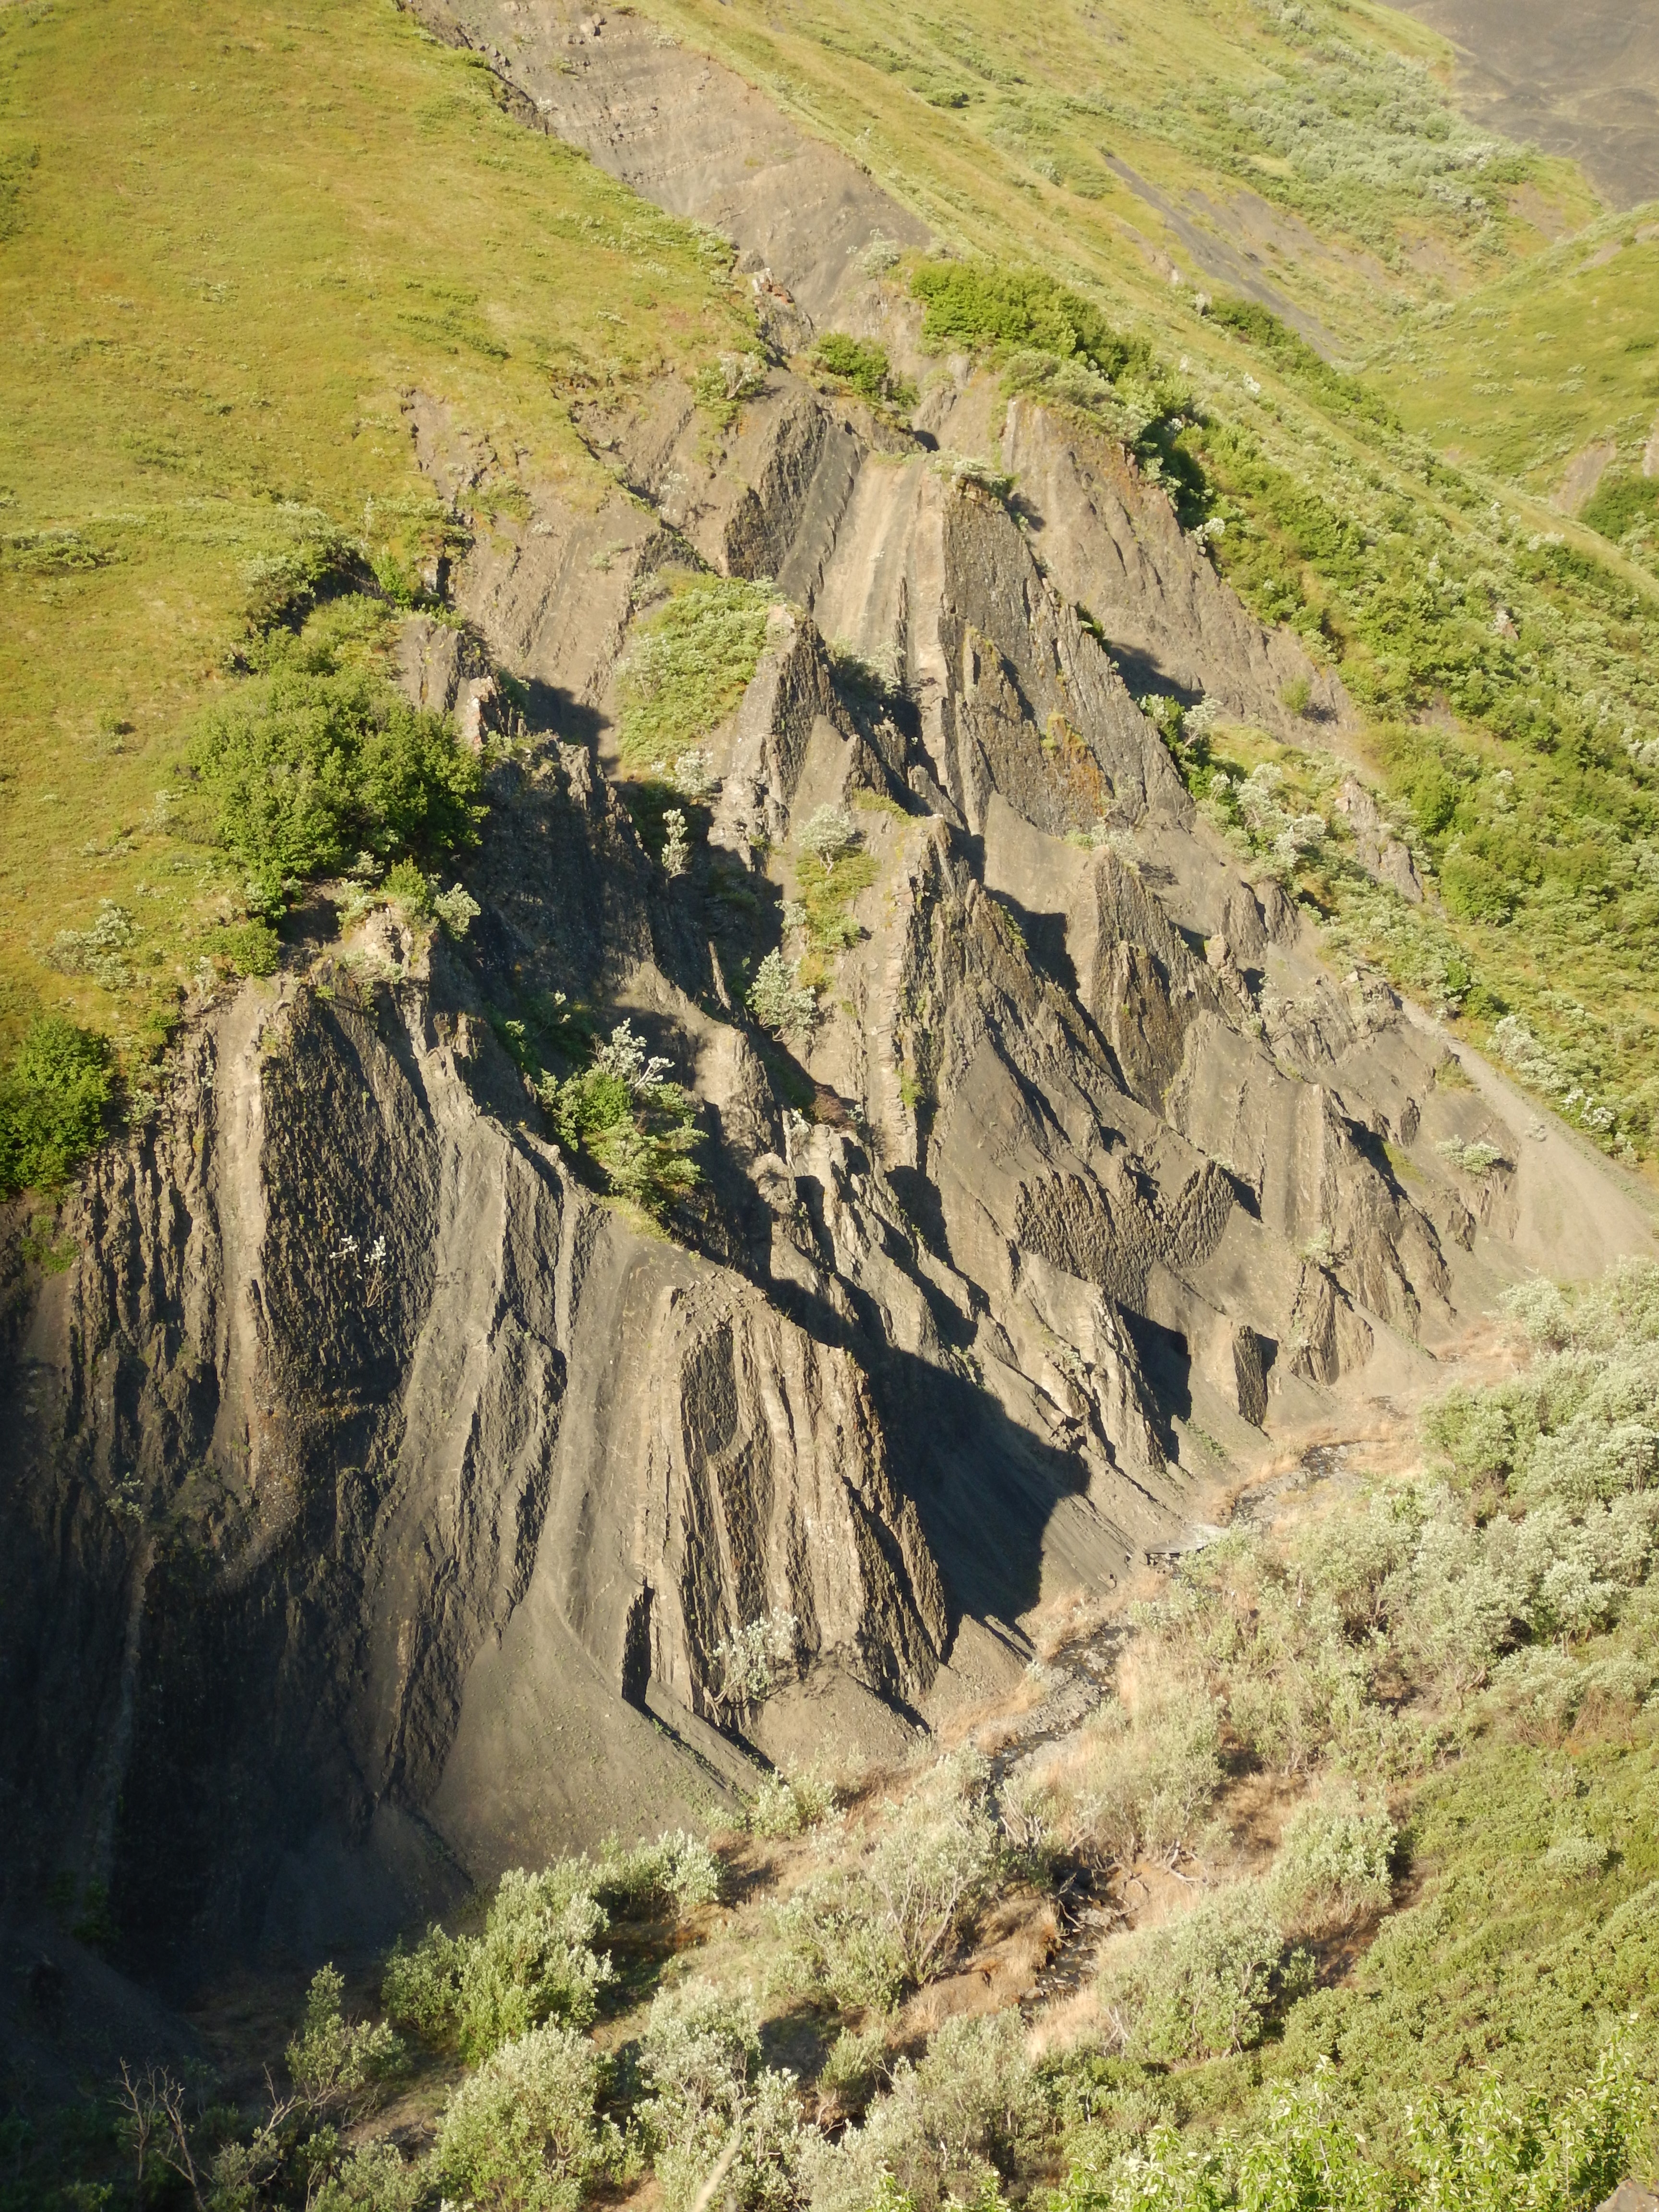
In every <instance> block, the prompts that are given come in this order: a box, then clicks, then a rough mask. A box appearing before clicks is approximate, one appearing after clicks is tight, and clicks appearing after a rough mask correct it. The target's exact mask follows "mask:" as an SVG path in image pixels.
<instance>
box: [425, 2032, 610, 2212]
mask: <svg viewBox="0 0 1659 2212" xmlns="http://www.w3.org/2000/svg"><path fill="white" fill-rule="evenodd" d="M602 2077H603V2061H602V2060H601V2058H600V2057H599V2052H598V2051H596V2050H595V2049H594V2048H593V2046H592V2044H591V2043H589V2042H588V2041H587V2039H586V2037H584V2036H581V2035H579V2034H577V2033H576V2032H575V2031H574V2029H572V2028H568V2027H538V2028H533V2029H532V2031H531V2032H530V2033H529V2034H527V2035H523V2036H520V2037H517V2038H515V2039H513V2041H512V2042H510V2043H506V2044H503V2045H501V2048H500V2049H499V2050H497V2051H495V2053H494V2054H493V2055H492V2056H491V2057H490V2058H489V2060H488V2061H487V2062H486V2063H485V2064H484V2065H483V2066H482V2067H480V2068H479V2069H478V2071H477V2073H476V2074H472V2075H468V2077H467V2078H466V2080H465V2081H462V2082H460V2083H459V2085H458V2087H456V2088H455V2089H454V2090H453V2092H452V2093H451V2095H450V2099H449V2102H448V2104H447V2106H445V2108H444V2113H443V2118H442V2119H441V2121H440V2122H439V2124H438V2139H437V2142H436V2145H435V2148H434V2152H433V2167H434V2171H435V2174H436V2176H437V2179H438V2180H439V2182H440V2184H441V2186H442V2188H443V2189H444V2191H445V2192H446V2193H448V2192H450V2191H453V2192H454V2193H455V2194H456V2195H457V2196H458V2197H460V2198H461V2200H462V2201H463V2202H464V2203H471V2204H475V2205H477V2206H479V2207H481V2208H482V2207H489V2208H490V2212H571V2208H573V2207H574V2205H575V2204H576V2203H578V2202H579V2201H580V2197H581V2193H582V2189H583V2185H584V2184H585V2183H586V2182H587V2181H589V2180H590V2179H592V2177H593V2176H595V2175H597V2174H599V2173H600V2172H604V2171H605V2168H606V2167H607V2166H611V2165H613V2164H615V2163H616V2162H617V2159H618V2157H619V2154H620V2149H621V2145H620V2142H619V2139H618V2137H617V2132H616V2130H615V2128H614V2127H612V2126H610V2125H608V2124H605V2123H603V2122H602V2121H601V2120H600V2119H599V2117H598V2113H597V2109H596V2107H597V2100H598V2097H599V2086H600V2082H601V2080H602Z"/></svg>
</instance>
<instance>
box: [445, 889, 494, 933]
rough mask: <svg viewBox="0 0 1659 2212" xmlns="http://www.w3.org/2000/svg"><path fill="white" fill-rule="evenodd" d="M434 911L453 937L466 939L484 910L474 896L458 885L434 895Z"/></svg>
mask: <svg viewBox="0 0 1659 2212" xmlns="http://www.w3.org/2000/svg"><path fill="white" fill-rule="evenodd" d="M432 911H433V913H434V914H435V915H437V917H438V919H439V921H441V923H442V924H443V926H444V927H445V929H446V930H447V932H448V933H449V934H450V936H452V937H465V935H466V933H467V931H468V930H469V929H471V927H472V925H473V923H474V922H475V921H477V918H478V916H479V915H480V914H481V913H482V912H483V908H481V907H480V906H479V904H478V902H477V899H475V898H474V897H473V896H472V894H471V892H470V891H469V890H465V889H464V887H463V886H462V885H461V884H453V886H452V887H451V888H450V889H449V890H447V891H435V892H434V893H433V894H432Z"/></svg>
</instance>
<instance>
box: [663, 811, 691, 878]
mask: <svg viewBox="0 0 1659 2212" xmlns="http://www.w3.org/2000/svg"><path fill="white" fill-rule="evenodd" d="M663 829H664V830H665V833H666V834H665V836H664V838H663V846H662V872H663V873H664V875H665V876H667V877H669V878H674V877H676V876H683V875H684V873H685V872H686V870H687V869H688V868H689V867H690V865H691V840H690V837H689V836H687V835H686V829H685V815H684V811H683V810H682V809H681V808H679V807H678V806H671V807H670V808H669V810H668V811H667V812H666V813H665V815H664V816H663Z"/></svg>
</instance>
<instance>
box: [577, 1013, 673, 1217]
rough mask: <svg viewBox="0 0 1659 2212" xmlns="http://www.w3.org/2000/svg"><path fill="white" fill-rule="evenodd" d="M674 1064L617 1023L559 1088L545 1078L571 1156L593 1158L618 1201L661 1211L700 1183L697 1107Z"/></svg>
mask: <svg viewBox="0 0 1659 2212" xmlns="http://www.w3.org/2000/svg"><path fill="white" fill-rule="evenodd" d="M671 1066H672V1062H671V1061H670V1060H665V1059H663V1058H662V1057H661V1055H660V1054H651V1053H649V1052H647V1047H646V1043H645V1040H644V1039H643V1038H642V1037H641V1036H638V1035H637V1034H636V1032H635V1029H634V1026H633V1024H632V1023H631V1022H627V1021H623V1022H620V1023H618V1024H617V1027H616V1028H615V1029H613V1030H611V1036H610V1038H609V1040H608V1041H607V1042H605V1043H604V1044H602V1045H600V1046H599V1048H598V1049H597V1050H596V1051H595V1052H594V1054H593V1057H592V1060H590V1061H589V1063H588V1065H587V1066H586V1067H584V1068H581V1069H580V1070H579V1071H578V1073H576V1074H574V1075H572V1076H569V1077H568V1078H567V1079H566V1080H565V1081H564V1082H562V1083H556V1082H554V1081H553V1080H552V1079H551V1078H544V1079H543V1080H542V1082H541V1083H540V1084H539V1085H538V1086H537V1096H538V1097H539V1098H540V1100H541V1102H542V1104H543V1106H544V1108H545V1109H546V1111H547V1114H548V1117H549V1119H550V1121H551V1122H552V1124H553V1127H554V1130H555V1132H556V1134H557V1136H558V1139H559V1142H560V1143H561V1144H562V1146H564V1147H565V1149H566V1151H568V1152H572V1153H574V1154H576V1155H577V1156H579V1157H585V1158H587V1159H589V1160H591V1161H592V1163H593V1164H594V1165H595V1166H596V1167H597V1168H599V1170H601V1171H602V1173H603V1174H604V1176H605V1182H606V1186H607V1188H609V1189H610V1190H611V1191H612V1192H613V1193H614V1194H616V1195H617V1197H619V1198H629V1199H632V1200H634V1202H635V1204H636V1205H638V1206H642V1207H644V1208H645V1209H646V1211H647V1212H652V1213H663V1212H666V1211H667V1210H668V1208H669V1207H670V1206H673V1205H674V1204H676V1203H677V1202H678V1201H679V1200H683V1199H685V1198H688V1197H689V1196H690V1194H691V1193H692V1192H693V1191H694V1190H695V1189H696V1187H697V1185H698V1184H699V1183H700V1182H702V1170H701V1169H700V1168H699V1167H698V1165H697V1164H696V1161H695V1160H694V1159H693V1158H691V1154H692V1152H694V1151H695V1150H696V1146H697V1143H698V1131H697V1127H696V1103H695V1102H694V1101H693V1099H692V1098H691V1097H690V1094H689V1092H687V1091H684V1090H682V1089H681V1087H680V1085H678V1083H674V1082H672V1081H671V1080H670V1079H669V1070H670V1068H671Z"/></svg>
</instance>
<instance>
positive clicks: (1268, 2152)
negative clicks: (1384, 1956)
mask: <svg viewBox="0 0 1659 2212" xmlns="http://www.w3.org/2000/svg"><path fill="white" fill-rule="evenodd" d="M1650 2109H1651V2099H1650V2092H1649V2091H1648V2090H1647V2089H1646V2087H1645V2086H1644V2084H1643V2083H1642V2082H1641V2081H1640V2080H1639V2079H1638V2073H1637V2069H1636V2066H1635V2063H1634V2057H1633V2047H1632V2039H1631V2038H1630V2037H1629V2036H1627V2035H1621V2036H1620V2037H1618V2038H1616V2039H1614V2042H1613V2044H1612V2045H1610V2046H1609V2048H1608V2050H1607V2051H1606V2052H1605V2053H1604V2055H1603V2057H1601V2061H1600V2062H1599V2063H1598V2064H1597V2067H1596V2069H1595V2074H1594V2075H1593V2077H1592V2078H1591V2079H1590V2081H1588V2082H1586V2083H1583V2085H1581V2086H1580V2087H1578V2088H1577V2089H1576V2090H1574V2091H1573V2092H1572V2093H1571V2094H1570V2095H1569V2096H1567V2097H1565V2098H1564V2099H1563V2100H1561V2102H1560V2103H1559V2105H1558V2106H1556V2108H1555V2109H1554V2110H1553V2111H1552V2110H1551V2109H1550V2108H1549V2106H1547V2105H1546V2104H1545V2103H1544V2101H1543V2100H1541V2099H1534V2100H1519V2101H1516V2100H1512V2099H1511V2097H1510V2095H1509V2094H1508V2093H1506V2092H1505V2090H1504V2087H1503V2086H1502V2084H1501V2083H1500V2082H1499V2081H1498V2080H1497V2079H1496V2078H1495V2077H1492V2076H1490V2075H1489V2076H1488V2077H1487V2078H1486V2081H1485V2082H1484V2083H1483V2084H1482V2085H1481V2087H1480V2089H1479V2090H1478V2091H1477V2092H1476V2093H1475V2094H1474V2096H1472V2097H1469V2098H1468V2099H1466V2100H1455V2101H1453V2100H1445V2099H1443V2098H1441V2097H1438V2096H1435V2095H1429V2096H1423V2095H1421V2094H1420V2093H1417V2092H1415V2091H1414V2092H1413V2100H1412V2102H1411V2103H1410V2104H1409V2105H1408V2106H1406V2107H1405V2108H1404V2109H1403V2110H1398V2111H1395V2112H1392V2113H1391V2114H1390V2119H1391V2121H1392V2123H1393V2125H1392V2126H1391V2127H1390V2130H1389V2132H1390V2134H1391V2135H1394V2136H1400V2137H1402V2138H1403V2139H1404V2142H1405V2143H1406V2144H1407V2146H1408V2148H1407V2150H1406V2154H1405V2156H1404V2157H1403V2158H1402V2160H1401V2163H1400V2165H1399V2166H1396V2167H1394V2168H1392V2169H1390V2168H1389V2167H1387V2166H1383V2165H1382V2164H1381V2163H1380V2162H1379V2160H1378V2158H1377V2154H1376V2146H1375V2145H1374V2143H1373V2142H1371V2141H1370V2139H1368V2137H1367V2135H1366V2133H1365V2132H1364V2130H1363V2128H1362V2127H1361V2126H1360V2124H1358V2121H1357V2120H1356V2118H1355V2116H1354V2114H1353V2112H1352V2111H1351V2110H1350V2109H1348V2108H1347V2107H1346V2106H1345V2105H1344V2104H1343V2102H1342V2101H1341V2100H1340V2096H1339V2093H1338V2090H1337V2087H1336V2081H1335V2076H1334V2072H1333V2069H1331V2067H1330V2064H1329V2062H1328V2060H1327V2061H1321V2062H1320V2063H1319V2065H1318V2067H1317V2069H1316V2070H1314V2071H1313V2072H1311V2073H1310V2075H1309V2076H1308V2077H1307V2078H1305V2079H1304V2080H1303V2081H1299V2082H1297V2083H1294V2084H1291V2085H1290V2086H1288V2087H1280V2088H1278V2089H1276V2090H1275V2091H1274V2092H1273V2094H1272V2095H1271V2097H1270V2098H1269V2099H1268V2100H1267V2106H1266V2108H1265V2110H1264V2112H1263V2113H1262V2115H1261V2119H1260V2120H1259V2121H1258V2122H1257V2123H1256V2124H1255V2125H1254V2126H1253V2127H1249V2128H1245V2129H1239V2130H1234V2131H1231V2132H1227V2133H1224V2134H1223V2135H1221V2136H1220V2137H1219V2138H1218V2140H1215V2141H1212V2142H1202V2143H1200V2142H1193V2141H1189V2140H1187V2139H1185V2138H1183V2137H1182V2136H1181V2135H1179V2134H1178V2133H1177V2132H1176V2130H1175V2129H1174V2128H1173V2127H1171V2126H1170V2125H1169V2124H1160V2125H1158V2126H1157V2127H1155V2128H1153V2129H1152V2131H1151V2133H1150V2135H1149V2136H1148V2137H1147V2139H1146V2142H1145V2144H1144V2145H1143V2146H1142V2147H1140V2148H1137V2149H1134V2150H1132V2151H1127V2152H1120V2153H1118V2154H1117V2155H1115V2156H1111V2155H1109V2156H1108V2158H1107V2159H1106V2160H1104V2161H1103V2162H1097V2159H1096V2157H1095V2156H1094V2155H1092V2154H1091V2148H1092V2147H1091V2148H1085V2152H1084V2154H1083V2155H1082V2156H1081V2157H1080V2158H1079V2159H1077V2160H1074V2161H1073V2165H1072V2168H1071V2171H1070V2172H1069V2174H1068V2175H1067V2178H1066V2183H1065V2185H1064V2186H1063V2187H1062V2188H1060V2190H1059V2191H1056V2192H1055V2193H1054V2197H1053V2198H1052V2200H1051V2212H1222V2208H1224V2207H1237V2208H1239V2212H1591V2208H1592V2207H1593V2206H1595V2205H1596V2204H1598V2203H1601V2200H1602V2199H1603V2198H1604V2197H1607V2196H1609V2195H1610V2194H1611V2193H1612V2191H1613V2189H1614V2188H1615V2187H1616V2186H1617V2185H1618V2182H1619V2180H1620V2177H1621V2176H1622V2175H1623V2174H1625V2173H1626V2172H1629V2171H1630V2170H1631V2167H1632V2165H1633V2164H1635V2163H1637V2162H1638V2160H1640V2158H1641V2156H1642V2153H1643V2149H1644V2135H1645V2130H1646V2127H1647V2124H1648V2122H1649V2118H1650Z"/></svg>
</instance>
